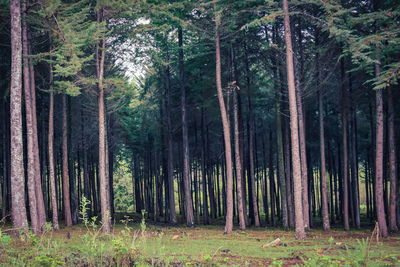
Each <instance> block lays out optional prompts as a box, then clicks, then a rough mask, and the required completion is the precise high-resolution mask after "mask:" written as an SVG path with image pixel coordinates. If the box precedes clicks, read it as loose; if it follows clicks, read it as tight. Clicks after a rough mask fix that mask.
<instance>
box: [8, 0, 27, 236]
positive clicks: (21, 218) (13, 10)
mask: <svg viewBox="0 0 400 267" xmlns="http://www.w3.org/2000/svg"><path fill="white" fill-rule="evenodd" d="M10 16H11V86H10V129H11V133H10V134H11V159H10V160H11V162H10V164H11V177H10V180H11V217H12V221H13V227H14V229H15V230H16V231H18V230H23V231H26V230H27V228H28V220H27V215H26V208H25V185H24V183H25V182H24V150H23V140H22V109H21V106H22V97H21V94H22V40H21V3H20V1H19V0H11V1H10Z"/></svg>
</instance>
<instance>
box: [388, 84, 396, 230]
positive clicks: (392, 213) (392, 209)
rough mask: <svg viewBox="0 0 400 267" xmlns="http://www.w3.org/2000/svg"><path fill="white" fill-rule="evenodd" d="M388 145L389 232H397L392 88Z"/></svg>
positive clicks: (389, 91)
mask: <svg viewBox="0 0 400 267" xmlns="http://www.w3.org/2000/svg"><path fill="white" fill-rule="evenodd" d="M387 99H388V101H387V103H388V145H389V177H390V205H389V230H390V231H398V227H397V218H396V216H397V215H396V206H397V197H398V196H397V157H396V136H395V131H394V129H395V118H394V116H395V111H394V106H393V94H392V88H391V87H389V88H388V96H387Z"/></svg>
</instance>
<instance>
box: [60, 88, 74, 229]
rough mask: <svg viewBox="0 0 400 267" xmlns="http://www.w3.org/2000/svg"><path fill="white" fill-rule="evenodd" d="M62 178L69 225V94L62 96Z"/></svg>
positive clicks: (66, 222) (70, 220) (66, 221)
mask: <svg viewBox="0 0 400 267" xmlns="http://www.w3.org/2000/svg"><path fill="white" fill-rule="evenodd" d="M62 106H63V109H62V178H63V183H62V185H63V186H62V187H63V202H64V220H65V224H66V225H67V226H71V225H72V215H71V200H70V188H69V170H68V169H69V168H68V161H69V157H68V119H67V95H65V94H64V95H63V96H62Z"/></svg>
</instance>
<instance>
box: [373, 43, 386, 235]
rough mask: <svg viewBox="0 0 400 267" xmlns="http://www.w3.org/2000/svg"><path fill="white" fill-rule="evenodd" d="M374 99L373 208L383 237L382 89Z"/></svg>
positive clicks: (378, 52) (377, 65) (377, 70)
mask: <svg viewBox="0 0 400 267" xmlns="http://www.w3.org/2000/svg"><path fill="white" fill-rule="evenodd" d="M380 56H381V54H380V51H379V48H377V49H376V63H375V75H376V76H377V77H379V75H380V74H381V63H380V62H381V59H380ZM375 101H376V135H375V137H376V141H375V146H376V148H375V205H376V207H375V209H376V217H377V219H378V225H379V233H380V235H381V236H383V237H387V236H388V229H387V224H386V216H385V205H384V199H383V198H384V196H383V135H384V133H383V127H384V126H383V125H384V117H383V92H382V89H376V91H375Z"/></svg>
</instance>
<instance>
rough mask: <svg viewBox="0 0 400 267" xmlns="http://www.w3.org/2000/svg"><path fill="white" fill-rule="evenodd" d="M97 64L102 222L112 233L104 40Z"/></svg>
mask: <svg viewBox="0 0 400 267" xmlns="http://www.w3.org/2000/svg"><path fill="white" fill-rule="evenodd" d="M103 13H104V10H103V9H100V11H99V12H98V14H97V16H98V21H100V22H101V21H103ZM97 49H98V50H100V51H98V52H97V53H96V54H97V59H96V61H97V64H98V77H97V79H98V82H97V83H98V84H97V86H98V98H97V100H98V108H99V113H98V118H99V180H100V208H101V220H102V223H103V226H102V231H103V232H104V233H110V232H111V207H110V196H109V187H110V186H109V179H108V177H107V170H106V169H107V168H108V166H107V156H106V153H107V147H106V146H107V141H106V138H107V126H106V110H105V103H104V102H105V99H104V86H103V79H104V61H105V55H106V41H105V39H102V40H101V41H100V45H98V46H97Z"/></svg>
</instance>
